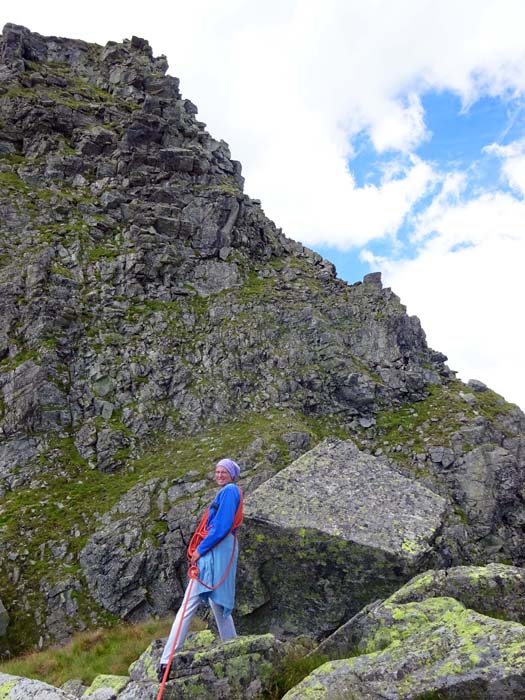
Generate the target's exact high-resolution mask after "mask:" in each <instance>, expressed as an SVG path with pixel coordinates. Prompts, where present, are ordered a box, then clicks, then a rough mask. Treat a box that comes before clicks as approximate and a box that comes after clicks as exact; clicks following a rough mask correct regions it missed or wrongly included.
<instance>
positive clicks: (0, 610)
mask: <svg viewBox="0 0 525 700" xmlns="http://www.w3.org/2000/svg"><path fill="white" fill-rule="evenodd" d="M8 622H9V615H8V614H7V610H6V609H5V607H4V604H3V603H2V601H1V600H0V636H1V635H3V634H5V631H6V629H7V623H8Z"/></svg>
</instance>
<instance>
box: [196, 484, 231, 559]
mask: <svg viewBox="0 0 525 700" xmlns="http://www.w3.org/2000/svg"><path fill="white" fill-rule="evenodd" d="M239 502H240V495H239V489H238V488H237V487H236V486H234V485H233V484H228V486H225V487H224V488H223V489H222V490H221V491H220V492H219V494H218V495H217V498H216V499H215V503H217V506H218V508H217V512H216V513H215V516H214V517H213V518H212V519H211V522H210V531H209V532H208V534H207V535H206V537H205V538H204V539H203V540H202V542H201V543H200V545H199V546H198V547H197V551H198V552H199V554H200V555H201V556H202V555H203V554H206V552H209V551H210V549H212V548H213V547H214V546H215V545H216V544H218V543H219V542H220V541H221V540H222V539H224V538H225V537H226V535H227V534H228V533H229V532H230V530H231V527H232V525H233V519H234V518H235V513H236V512H237V508H238V506H239Z"/></svg>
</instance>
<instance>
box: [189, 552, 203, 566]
mask: <svg viewBox="0 0 525 700" xmlns="http://www.w3.org/2000/svg"><path fill="white" fill-rule="evenodd" d="M200 556H201V555H200V554H199V553H198V552H197V551H195V552H193V554H192V555H191V559H190V564H192V565H193V564H196V563H197V561H198V560H199V559H200Z"/></svg>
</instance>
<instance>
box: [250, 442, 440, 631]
mask: <svg viewBox="0 0 525 700" xmlns="http://www.w3.org/2000/svg"><path fill="white" fill-rule="evenodd" d="M446 511H447V504H446V501H445V500H444V499H443V498H441V497H440V496H438V495H436V494H435V493H433V492H432V491H430V490H429V489H427V488H425V487H424V486H422V485H421V484H419V483H417V482H416V481H414V480H412V479H409V478H407V477H404V476H402V475H401V474H399V473H398V472H397V471H395V470H394V469H392V468H391V467H389V466H388V464H387V463H386V462H384V461H382V460H380V459H378V458H376V457H373V456H372V455H369V454H365V453H364V452H361V451H360V450H359V449H358V448H357V447H356V446H355V444H354V443H353V442H351V441H340V440H327V441H325V442H323V443H321V444H320V445H318V446H317V447H315V448H314V449H313V450H311V451H309V452H307V453H306V454H304V455H303V456H301V457H300V458H299V459H297V460H296V461H295V462H294V463H293V464H292V465H291V466H289V467H288V468H286V469H284V470H282V471H281V472H279V473H278V474H276V475H275V476H273V477H272V478H271V479H269V480H268V481H266V482H265V483H263V484H262V485H261V486H260V487H259V488H258V489H256V491H255V492H254V493H253V494H252V495H251V496H249V497H248V498H247V499H246V507H245V515H246V526H245V527H244V528H243V529H242V531H241V536H240V537H241V539H242V542H241V553H242V556H241V567H240V573H239V575H238V583H239V606H238V609H239V612H240V613H241V615H242V616H243V617H242V618H241V620H240V625H241V626H242V628H243V629H246V630H250V631H255V630H262V629H270V630H272V631H273V632H275V633H276V634H281V633H283V632H284V633H292V634H296V633H302V632H305V631H307V632H309V633H311V634H320V633H326V632H328V631H332V630H334V629H336V628H337V627H338V626H339V625H341V624H342V622H343V621H345V620H348V618H349V617H351V616H352V615H354V614H355V613H356V612H357V611H358V610H360V609H361V608H363V607H364V606H365V605H366V604H367V603H369V602H370V601H372V600H375V599H377V598H384V597H385V596H387V595H389V594H391V593H392V592H393V591H395V590H396V589H397V588H399V587H400V586H401V585H402V584H403V583H405V582H406V581H407V580H408V579H410V578H411V577H412V576H414V574H415V573H417V572H418V571H421V570H424V569H427V568H429V567H428V562H429V559H430V557H431V555H432V550H433V540H434V538H435V537H436V535H437V534H438V532H439V531H440V528H441V527H442V523H443V519H444V517H445V514H446Z"/></svg>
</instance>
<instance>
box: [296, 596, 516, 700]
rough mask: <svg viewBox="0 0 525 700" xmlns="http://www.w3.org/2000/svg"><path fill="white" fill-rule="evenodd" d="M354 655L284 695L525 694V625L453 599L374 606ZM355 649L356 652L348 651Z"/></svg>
mask: <svg viewBox="0 0 525 700" xmlns="http://www.w3.org/2000/svg"><path fill="white" fill-rule="evenodd" d="M359 628H360V629H359V632H360V634H359V641H358V642H357V644H356V645H355V647H354V649H353V651H352V653H353V654H359V656H355V657H354V658H348V659H339V660H337V661H330V662H328V663H325V664H323V665H322V666H321V667H320V668H318V669H317V670H316V671H314V672H313V673H312V674H310V675H309V676H307V677H306V678H305V679H304V680H303V681H301V682H300V683H299V684H298V685H297V686H295V688H293V689H292V690H290V691H289V692H288V693H287V694H286V695H285V696H284V697H285V698H286V700H302V699H303V698H305V697H308V698H309V699H310V700H334V699H335V698H343V697H345V698H352V700H380V699H384V698H392V699H393V698H395V699H396V700H423V699H428V698H436V699H438V698H439V700H459V699H460V698H462V699H463V698H464V699H466V698H469V699H470V698H476V700H496V699H497V700H523V699H524V698H525V627H523V625H520V624H518V623H516V622H508V621H502V620H496V619H494V618H491V617H488V616H485V615H481V614H480V613H478V612H476V611H474V610H469V609H467V608H465V606H464V605H462V604H461V603H459V602H458V601H456V600H454V599H453V598H429V599H427V600H423V601H419V602H413V603H405V604H401V605H398V604H397V603H395V602H392V599H389V600H386V601H385V602H384V603H383V604H381V605H376V606H372V609H371V610H369V611H368V613H367V614H366V615H365V617H364V619H361V620H360V621H359ZM349 653H350V652H349Z"/></svg>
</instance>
